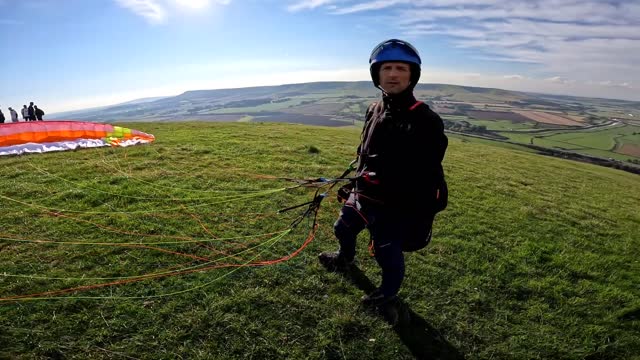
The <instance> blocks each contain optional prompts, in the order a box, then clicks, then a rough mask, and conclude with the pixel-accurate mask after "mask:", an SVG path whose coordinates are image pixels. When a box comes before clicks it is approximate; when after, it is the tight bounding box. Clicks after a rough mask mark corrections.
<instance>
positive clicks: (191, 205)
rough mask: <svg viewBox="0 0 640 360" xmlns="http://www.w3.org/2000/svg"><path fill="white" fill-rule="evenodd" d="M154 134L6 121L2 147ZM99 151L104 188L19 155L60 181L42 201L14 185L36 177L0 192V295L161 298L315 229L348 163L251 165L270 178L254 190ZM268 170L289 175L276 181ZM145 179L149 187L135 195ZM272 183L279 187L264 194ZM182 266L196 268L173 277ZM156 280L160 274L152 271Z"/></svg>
mask: <svg viewBox="0 0 640 360" xmlns="http://www.w3.org/2000/svg"><path fill="white" fill-rule="evenodd" d="M154 139H155V138H154V136H153V135H151V134H146V133H143V132H140V131H137V130H132V129H127V128H123V127H117V126H113V125H110V124H102V123H90V122H78V121H59V122H58V121H47V122H30V123H15V124H2V125H0V155H21V154H28V153H42V152H51V151H65V150H74V149H78V148H86V147H101V146H110V147H127V146H131V145H139V144H148V143H151V142H153V141H154ZM102 154H103V155H102V156H103V158H102V159H101V161H100V162H98V163H95V162H94V163H91V164H88V165H87V166H90V167H92V169H87V171H96V172H99V171H100V169H99V168H96V167H97V166H98V167H99V165H101V164H102V165H103V166H104V167H105V169H103V170H104V172H110V173H114V172H115V175H118V176H116V177H115V178H114V177H109V178H107V180H106V181H108V182H110V184H109V185H110V186H109V187H107V188H105V187H104V186H102V185H103V184H93V185H88V184H87V182H86V181H85V182H82V181H80V180H76V179H73V178H72V177H69V176H67V173H65V171H64V167H61V166H56V167H55V168H54V167H47V166H43V165H41V162H38V163H36V162H35V161H30V160H28V158H29V157H25V158H26V159H27V160H24V161H21V162H20V165H22V166H27V167H28V169H25V171H29V172H30V173H32V174H34V173H35V174H37V178H41V179H43V181H45V183H50V184H56V185H55V186H54V187H53V188H54V189H60V188H65V189H66V190H64V191H63V190H55V191H54V193H51V194H42V195H43V196H44V199H45V200H47V201H42V202H36V201H34V200H33V199H34V197H33V196H23V197H22V198H20V196H19V195H14V196H12V194H22V193H31V192H35V193H38V191H37V190H33V189H34V188H37V186H36V185H37V184H15V186H16V187H18V188H21V189H22V190H23V191H20V190H21V189H15V191H2V192H0V203H3V204H5V205H6V206H3V208H5V209H8V210H6V213H5V214H3V218H6V221H3V222H5V223H6V224H11V225H12V226H7V228H5V229H1V228H0V253H3V252H4V255H3V258H4V259H5V260H3V261H0V265H1V266H2V267H0V302H16V301H34V300H53V299H149V298H157V297H167V296H174V295H178V294H182V293H186V292H191V291H195V290H198V289H202V288H205V287H207V286H210V285H211V284H213V283H214V282H217V281H220V280H222V279H224V278H226V277H229V276H231V275H232V274H233V273H234V272H236V271H238V270H240V269H243V268H251V267H262V266H267V265H273V264H278V263H282V262H285V261H287V260H289V259H291V258H293V257H295V256H296V255H298V254H299V253H300V252H301V251H302V250H303V249H304V248H305V247H306V246H307V245H308V244H309V243H310V242H311V241H312V240H313V239H314V237H315V236H316V232H317V230H318V221H317V217H318V210H319V209H320V204H321V202H322V200H323V199H324V198H325V197H326V194H327V193H328V192H329V191H330V190H331V189H332V188H333V187H334V185H336V184H337V183H339V182H340V181H344V180H346V179H345V176H346V174H347V173H348V171H349V170H350V169H348V170H347V171H345V173H344V174H343V175H341V176H340V177H338V178H335V179H326V178H314V179H296V178H283V177H274V176H265V175H255V176H256V179H262V180H267V181H269V182H270V183H271V185H270V187H268V188H264V187H265V186H262V185H260V182H259V181H257V182H253V183H252V184H253V186H254V187H256V186H257V188H253V189H246V188H244V189H234V188H231V189H230V188H225V189H211V188H206V189H196V188H192V187H186V186H185V187H180V186H179V185H168V184H163V183H162V182H160V181H154V179H146V178H145V177H144V176H143V174H144V171H143V170H144V166H141V167H140V168H141V169H142V170H141V171H140V172H136V170H135V168H136V167H135V164H133V166H132V164H131V162H130V159H125V161H124V162H125V164H124V165H123V164H118V160H123V159H122V156H123V154H124V155H125V156H126V154H127V153H126V152H124V153H118V152H117V151H113V152H106V153H102ZM108 156H112V158H108ZM21 160H23V159H22V157H21ZM54 161H56V160H54ZM57 161H59V160H57ZM39 164H40V165H39ZM107 167H108V168H107ZM177 169H179V168H177ZM178 171H179V170H178ZM98 178H99V176H98ZM122 179H125V180H122ZM121 180H122V181H121ZM274 180H277V181H284V182H286V183H287V184H286V186H280V187H277V188H272V186H273V181H274ZM132 183H136V184H138V185H139V186H135V187H134V186H129V185H130V184H132ZM256 183H257V184H258V185H255V184H256ZM114 186H115V187H114ZM140 188H144V189H151V190H153V193H151V194H150V196H144V195H141V194H140V193H139V192H138V191H139V189H140ZM24 189H30V190H24ZM49 189H50V188H49ZM114 189H116V190H114ZM309 189H312V190H314V193H313V195H310V192H309ZM58 191H59V193H57V192H58ZM194 193H196V194H197V195H196V196H193V195H184V196H183V195H181V194H194ZM274 194H280V195H282V196H281V197H278V199H277V200H273V201H272V200H267V201H259V200H260V199H261V198H265V197H270V196H273V195H274ZM301 199H304V201H301ZM43 203H45V204H43ZM274 206H275V207H276V209H274ZM62 207H66V208H62ZM18 209H20V210H18ZM210 209H216V212H212V211H210ZM251 210H253V211H251ZM259 210H264V211H259ZM302 223H304V225H301V224H302ZM13 225H15V226H13ZM132 228H133V229H135V230H131V229H132ZM192 229H198V230H197V233H198V234H194V231H193V230H192ZM292 239H294V240H292ZM79 249H81V250H79ZM9 258H10V259H12V260H11V262H8V260H6V259H9ZM214 270H219V271H216V272H214ZM187 274H193V275H194V276H200V277H199V278H198V279H197V281H185V280H180V279H183V278H184V276H185V275H187ZM211 274H214V275H213V276H211ZM159 279H162V280H163V281H162V284H158V282H157V281H152V282H150V281H149V280H159ZM125 284H129V285H128V286H126V287H123V286H119V285H125ZM105 289H108V290H105Z"/></svg>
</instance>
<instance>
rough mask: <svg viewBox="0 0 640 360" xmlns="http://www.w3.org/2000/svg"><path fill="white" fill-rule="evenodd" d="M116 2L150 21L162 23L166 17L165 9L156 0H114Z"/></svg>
mask: <svg viewBox="0 0 640 360" xmlns="http://www.w3.org/2000/svg"><path fill="white" fill-rule="evenodd" d="M116 2H117V3H118V4H119V5H120V6H122V7H124V8H126V9H129V10H131V11H133V12H134V13H135V14H137V15H140V16H142V17H144V18H145V19H147V21H149V22H151V23H162V22H164V21H165V20H166V19H167V11H166V10H165V8H164V7H163V6H161V5H160V3H159V2H158V1H157V0H116Z"/></svg>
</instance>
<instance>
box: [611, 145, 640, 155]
mask: <svg viewBox="0 0 640 360" xmlns="http://www.w3.org/2000/svg"><path fill="white" fill-rule="evenodd" d="M616 152H617V153H619V154H624V155H629V156H634V157H637V158H640V146H638V145H632V144H624V145H622V147H621V148H620V149H618V150H617V151H616Z"/></svg>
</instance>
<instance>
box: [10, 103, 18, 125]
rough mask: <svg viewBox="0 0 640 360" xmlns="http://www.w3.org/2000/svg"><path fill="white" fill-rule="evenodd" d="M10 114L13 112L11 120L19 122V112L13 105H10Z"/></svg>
mask: <svg viewBox="0 0 640 360" xmlns="http://www.w3.org/2000/svg"><path fill="white" fill-rule="evenodd" d="M9 114H11V122H14V123H17V122H18V113H17V112H16V111H15V110H14V109H13V108H12V107H11V106H9Z"/></svg>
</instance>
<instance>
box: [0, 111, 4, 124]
mask: <svg viewBox="0 0 640 360" xmlns="http://www.w3.org/2000/svg"><path fill="white" fill-rule="evenodd" d="M0 124H4V114H3V113H2V110H0Z"/></svg>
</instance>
